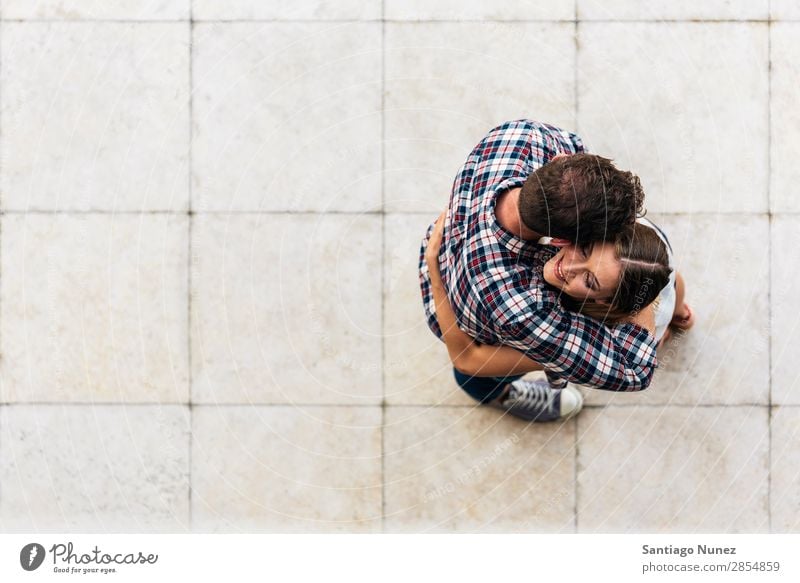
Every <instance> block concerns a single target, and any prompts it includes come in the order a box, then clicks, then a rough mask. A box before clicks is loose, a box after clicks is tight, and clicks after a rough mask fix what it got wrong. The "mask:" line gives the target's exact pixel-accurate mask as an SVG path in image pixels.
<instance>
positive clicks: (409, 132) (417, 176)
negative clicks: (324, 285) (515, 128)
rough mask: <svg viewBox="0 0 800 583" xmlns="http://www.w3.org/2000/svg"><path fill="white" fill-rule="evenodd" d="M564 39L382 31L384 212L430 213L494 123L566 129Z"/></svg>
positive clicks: (570, 68) (559, 27)
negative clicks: (529, 122)
mask: <svg viewBox="0 0 800 583" xmlns="http://www.w3.org/2000/svg"><path fill="white" fill-rule="evenodd" d="M574 32H575V27H574V25H573V24H571V23H486V22H484V23H388V24H387V25H386V57H385V58H386V96H385V106H386V119H385V123H386V128H385V135H386V167H385V179H384V184H385V200H386V207H387V209H388V210H391V211H397V212H407V211H420V212H422V211H424V212H428V213H438V212H440V210H441V208H444V205H445V203H446V202H447V198H448V196H449V193H450V190H451V188H452V184H453V178H454V177H455V175H456V173H457V172H458V169H459V167H460V166H461V165H462V164H463V163H464V160H465V159H466V158H467V156H468V155H469V153H470V151H471V150H472V148H473V147H474V146H475V144H477V143H478V142H479V141H480V140H481V139H482V138H483V136H485V135H486V133H487V132H488V131H489V130H490V129H491V128H493V127H496V126H497V125H499V124H501V123H502V122H504V121H507V120H511V119H519V118H523V117H530V118H534V119H537V120H541V121H546V122H550V123H553V124H556V125H560V126H562V127H564V128H565V129H574V119H575V109H574V105H575V71H574V64H575V38H574ZM509 46H513V47H514V50H513V51H511V52H509V50H508V47H509ZM541 63H547V66H539V65H538V64H541Z"/></svg>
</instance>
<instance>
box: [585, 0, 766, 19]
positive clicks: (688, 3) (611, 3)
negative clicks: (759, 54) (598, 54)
mask: <svg viewBox="0 0 800 583" xmlns="http://www.w3.org/2000/svg"><path fill="white" fill-rule="evenodd" d="M577 2H578V18H579V19H581V20H754V19H760V20H764V19H766V18H768V17H769V0H756V1H753V0H705V1H704V2H693V1H692V0H679V1H677V2H676V1H674V0H673V1H672V2H659V1H658V0H646V1H642V0H577ZM772 3H773V4H774V3H775V0H772Z"/></svg>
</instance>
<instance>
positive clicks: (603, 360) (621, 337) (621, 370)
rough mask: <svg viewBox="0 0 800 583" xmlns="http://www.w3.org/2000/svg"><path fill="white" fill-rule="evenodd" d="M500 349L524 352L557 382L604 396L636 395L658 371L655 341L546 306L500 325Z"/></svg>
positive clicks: (633, 329) (628, 328)
mask: <svg viewBox="0 0 800 583" xmlns="http://www.w3.org/2000/svg"><path fill="white" fill-rule="evenodd" d="M503 328H504V332H505V335H506V340H505V342H504V343H505V344H508V345H510V346H513V347H514V348H517V349H518V350H521V351H523V352H524V353H525V354H526V355H527V356H528V357H530V358H531V359H533V360H535V361H537V362H539V363H541V364H543V365H544V366H545V368H546V369H547V370H549V371H552V372H553V373H555V375H557V376H558V377H560V378H563V379H566V380H568V381H571V382H573V383H577V384H581V385H589V386H591V387H593V388H598V389H606V390H609V391H641V390H643V389H646V388H647V387H648V386H649V385H650V381H651V380H652V378H653V373H654V372H655V369H656V367H657V366H658V363H657V360H656V341H655V338H653V336H652V335H650V333H649V332H647V330H645V329H644V328H641V327H639V326H636V325H634V324H630V323H626V324H622V325H619V326H615V327H607V326H605V325H603V324H601V323H600V322H598V321H596V320H593V319H591V318H588V317H586V316H584V315H582V314H577V313H575V312H570V311H567V310H564V309H562V308H561V307H560V306H558V305H554V304H549V305H548V304H545V305H544V307H540V308H539V309H537V310H536V311H532V312H528V313H527V314H525V315H524V316H521V317H516V318H515V319H514V320H512V321H508V322H505V323H503Z"/></svg>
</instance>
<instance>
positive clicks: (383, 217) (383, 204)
mask: <svg viewBox="0 0 800 583" xmlns="http://www.w3.org/2000/svg"><path fill="white" fill-rule="evenodd" d="M380 143H381V205H380V214H381V532H384V533H385V532H386V457H385V456H386V366H385V364H386V0H381V140H380Z"/></svg>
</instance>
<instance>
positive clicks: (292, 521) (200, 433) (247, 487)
mask: <svg viewBox="0 0 800 583" xmlns="http://www.w3.org/2000/svg"><path fill="white" fill-rule="evenodd" d="M193 427H194V432H193V435H192V525H193V529H194V530H196V531H205V532H230V531H238V532H269V531H272V532H276V531H277V532H314V531H339V532H379V531H380V528H381V457H380V456H381V428H380V427H381V410H380V408H379V407H282V406H276V407H196V408H195V409H194V417H193Z"/></svg>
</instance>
